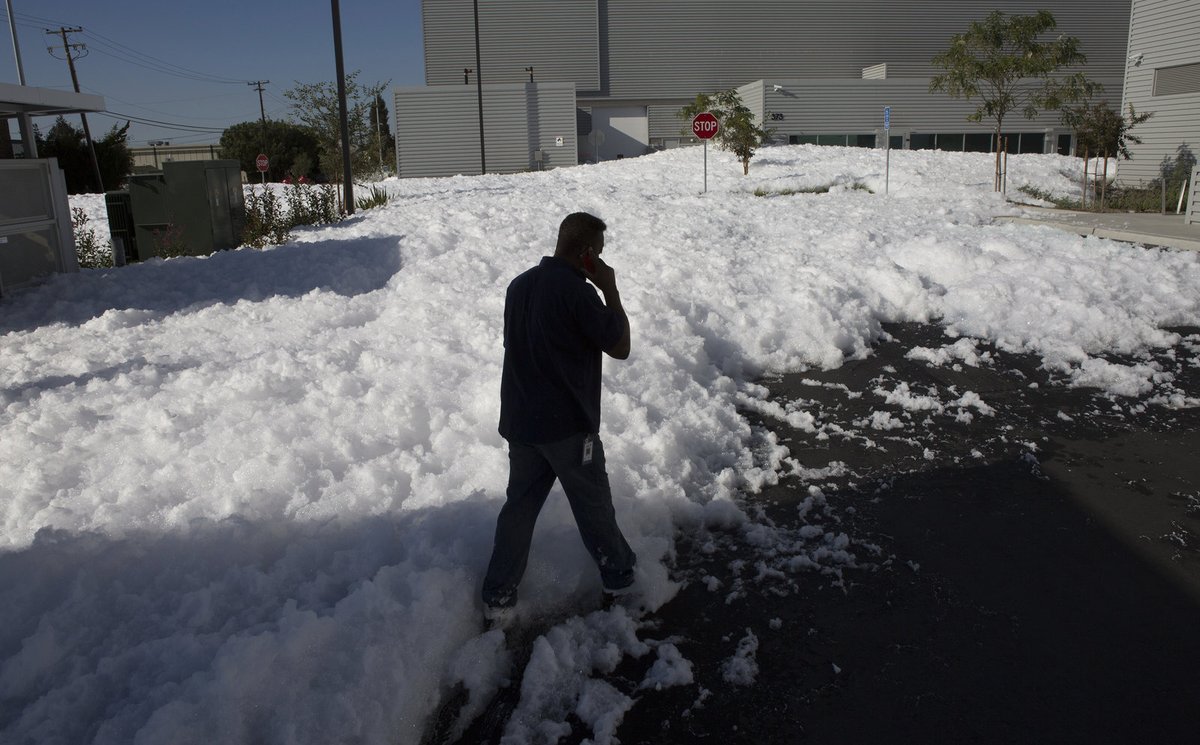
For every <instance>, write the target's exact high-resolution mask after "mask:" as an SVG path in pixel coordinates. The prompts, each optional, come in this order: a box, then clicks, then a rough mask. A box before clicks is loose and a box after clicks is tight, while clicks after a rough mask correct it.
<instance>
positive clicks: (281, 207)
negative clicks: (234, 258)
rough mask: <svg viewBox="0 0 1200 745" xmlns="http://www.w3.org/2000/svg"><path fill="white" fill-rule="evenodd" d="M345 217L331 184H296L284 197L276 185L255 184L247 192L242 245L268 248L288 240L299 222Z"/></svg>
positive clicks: (327, 221)
mask: <svg viewBox="0 0 1200 745" xmlns="http://www.w3.org/2000/svg"><path fill="white" fill-rule="evenodd" d="M343 217H344V215H343V214H342V212H341V210H339V209H338V204H337V192H336V191H335V190H334V188H333V187H332V186H330V185H329V184H322V185H320V186H311V185H307V184H292V185H291V186H289V187H287V189H286V191H284V192H283V196H282V197H280V193H279V191H277V190H275V189H269V188H267V189H261V188H251V189H250V191H249V193H248V194H247V195H246V223H245V227H243V228H242V245H244V246H251V247H253V248H265V247H267V246H277V245H279V244H281V243H287V242H288V241H289V240H291V237H292V228H294V227H296V226H297V225H330V224H333V223H335V222H338V221H339V220H341V219H342V218H343Z"/></svg>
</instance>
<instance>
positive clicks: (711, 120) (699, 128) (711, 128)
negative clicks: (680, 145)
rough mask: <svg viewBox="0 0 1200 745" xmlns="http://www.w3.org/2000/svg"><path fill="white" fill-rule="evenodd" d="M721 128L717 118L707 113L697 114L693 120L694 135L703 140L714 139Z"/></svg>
mask: <svg viewBox="0 0 1200 745" xmlns="http://www.w3.org/2000/svg"><path fill="white" fill-rule="evenodd" d="M720 128H721V126H720V125H719V124H718V123H717V118H716V117H715V116H713V115H712V114H710V113H708V112H707V111H705V112H704V113H702V114H696V116H695V117H693V119H692V134H694V135H696V136H697V137H699V138H700V139H702V140H708V139H712V138H713V137H715V136H716V134H717V130H719V129H720Z"/></svg>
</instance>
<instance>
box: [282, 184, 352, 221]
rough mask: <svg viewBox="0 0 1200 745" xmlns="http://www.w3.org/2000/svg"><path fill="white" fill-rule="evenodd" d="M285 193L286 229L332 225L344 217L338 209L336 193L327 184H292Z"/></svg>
mask: <svg viewBox="0 0 1200 745" xmlns="http://www.w3.org/2000/svg"><path fill="white" fill-rule="evenodd" d="M286 193H287V203H288V221H289V223H290V225H289V226H288V227H295V226H296V225H332V224H333V223H335V222H338V221H339V220H341V219H342V218H343V217H344V215H343V214H342V212H341V210H340V209H338V199H337V191H336V190H335V189H334V188H333V187H332V186H330V185H329V184H321V185H320V186H313V185H310V184H298V183H297V184H292V185H291V186H289V187H288V189H287V192H286Z"/></svg>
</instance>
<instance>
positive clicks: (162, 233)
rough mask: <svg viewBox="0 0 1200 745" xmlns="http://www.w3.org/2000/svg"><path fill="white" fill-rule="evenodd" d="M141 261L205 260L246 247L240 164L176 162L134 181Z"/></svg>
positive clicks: (133, 200) (133, 202) (132, 195)
mask: <svg viewBox="0 0 1200 745" xmlns="http://www.w3.org/2000/svg"><path fill="white" fill-rule="evenodd" d="M129 196H130V202H131V205H132V208H133V218H134V222H135V224H136V230H135V234H136V240H137V250H138V258H141V259H147V258H150V257H151V256H175V255H189V256H204V255H207V254H210V253H212V252H213V251H221V250H224V249H229V248H236V247H237V246H238V245H239V244H240V243H241V235H242V228H243V226H244V224H245V215H246V204H245V198H244V197H243V194H242V175H241V165H240V164H239V163H238V161H236V160H195V161H170V162H167V163H164V164H163V170H162V172H161V173H152V174H145V175H140V176H132V177H130V181H129Z"/></svg>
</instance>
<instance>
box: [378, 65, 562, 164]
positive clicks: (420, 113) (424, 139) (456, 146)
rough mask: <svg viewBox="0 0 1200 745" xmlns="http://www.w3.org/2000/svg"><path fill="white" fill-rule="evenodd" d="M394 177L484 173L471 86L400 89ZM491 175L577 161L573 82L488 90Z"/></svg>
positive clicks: (487, 140)
mask: <svg viewBox="0 0 1200 745" xmlns="http://www.w3.org/2000/svg"><path fill="white" fill-rule="evenodd" d="M395 96H396V98H395V112H396V173H397V174H398V175H399V176H400V177H401V178H412V177H418V176H448V175H452V174H456V173H479V170H480V158H479V116H478V113H479V102H478V98H477V93H476V89H475V86H473V85H433V86H428V87H409V88H397V89H396V91H395ZM483 110H484V113H485V116H484V139H485V147H486V152H485V154H486V156H487V167H488V172H489V173H518V172H521V171H530V170H539V169H542V168H558V167H561V166H573V165H576V164H577V163H578V162H579V158H578V149H577V148H578V140H577V137H576V134H575V132H576V121H575V84H574V83H515V84H498V85H487V86H484V89H483Z"/></svg>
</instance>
